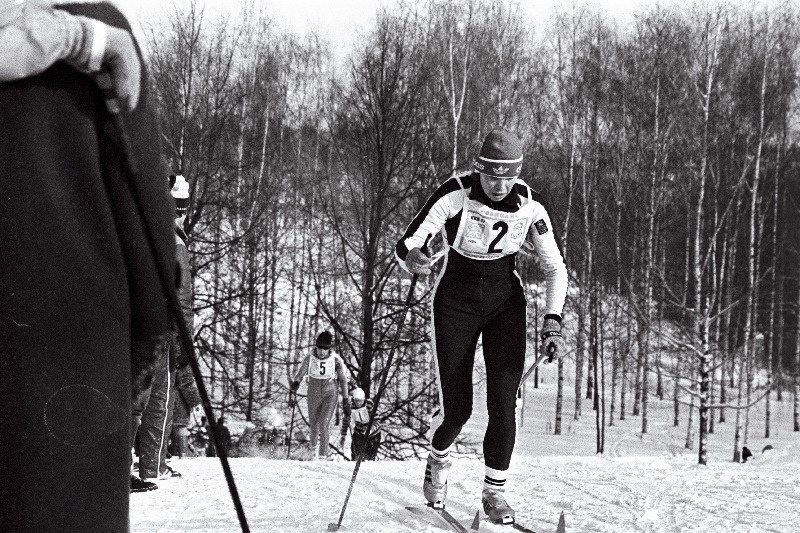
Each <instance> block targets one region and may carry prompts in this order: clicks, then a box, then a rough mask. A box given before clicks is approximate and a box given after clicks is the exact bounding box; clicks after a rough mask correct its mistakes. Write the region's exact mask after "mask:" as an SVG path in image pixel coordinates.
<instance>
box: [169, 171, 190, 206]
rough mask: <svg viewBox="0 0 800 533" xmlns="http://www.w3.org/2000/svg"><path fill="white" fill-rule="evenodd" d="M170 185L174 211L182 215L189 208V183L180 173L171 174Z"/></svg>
mask: <svg viewBox="0 0 800 533" xmlns="http://www.w3.org/2000/svg"><path fill="white" fill-rule="evenodd" d="M169 182H170V184H171V185H172V190H171V191H170V192H171V193H172V197H173V198H175V212H176V213H177V216H179V217H182V216H184V215H185V214H186V211H188V210H189V183H188V182H187V181H186V178H184V177H183V176H182V175H180V174H178V175H172V176H170V177H169Z"/></svg>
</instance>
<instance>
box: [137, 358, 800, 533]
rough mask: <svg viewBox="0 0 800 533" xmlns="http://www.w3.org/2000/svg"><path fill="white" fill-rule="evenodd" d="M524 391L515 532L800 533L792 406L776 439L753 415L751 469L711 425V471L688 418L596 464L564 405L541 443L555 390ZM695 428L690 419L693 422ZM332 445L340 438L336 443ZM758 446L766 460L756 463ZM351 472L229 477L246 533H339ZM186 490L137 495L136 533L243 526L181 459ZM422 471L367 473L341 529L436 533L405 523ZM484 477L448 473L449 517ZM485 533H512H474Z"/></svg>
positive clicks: (787, 404) (221, 484) (463, 470)
mask: <svg viewBox="0 0 800 533" xmlns="http://www.w3.org/2000/svg"><path fill="white" fill-rule="evenodd" d="M553 370H554V369H545V371H544V373H543V375H544V378H545V383H544V384H543V385H541V387H540V388H539V389H533V388H532V387H530V386H529V387H528V388H527V391H526V401H527V404H526V407H525V418H524V421H523V426H522V427H521V428H520V430H519V434H518V439H517V448H516V451H515V456H514V460H513V462H512V466H511V473H510V476H509V482H508V491H507V499H508V501H509V503H510V504H511V505H512V506H513V507H514V508H515V510H516V511H517V519H518V521H519V522H520V523H521V524H524V525H525V526H527V527H529V528H531V529H533V530H535V531H537V532H543V533H544V532H553V531H555V529H556V525H557V522H558V517H559V514H560V513H561V512H562V511H563V512H564V514H565V518H566V525H567V531H569V532H626V533H628V532H634V531H642V532H725V533H745V532H750V533H761V532H781V533H790V532H796V531H800V435H798V434H796V433H793V432H792V431H791V428H792V425H791V413H792V405H791V397H790V396H789V395H785V397H784V401H783V402H782V403H777V402H775V401H773V409H774V412H773V421H774V422H773V426H772V435H773V437H772V438H771V439H769V440H767V439H764V438H763V437H762V435H763V433H764V415H763V412H760V411H758V410H756V411H753V412H752V414H751V419H750V427H749V435H750V438H749V441H748V442H747V443H746V445H747V446H748V447H749V448H750V449H751V450H752V451H753V453H754V454H755V457H754V458H753V459H752V460H751V461H749V462H748V463H745V464H737V463H733V462H731V457H732V455H733V438H732V435H733V429H734V427H733V426H734V420H735V414H734V413H733V412H732V411H729V412H728V421H727V422H726V423H725V424H717V427H716V433H715V434H713V435H711V436H710V438H709V464H708V465H707V466H700V465H698V464H697V450H696V444H695V449H694V450H686V449H685V448H684V446H683V444H684V441H685V439H686V418H687V416H686V407H683V408H682V409H683V411H682V414H681V426H679V427H677V428H674V427H672V405H671V403H670V402H668V401H663V402H659V401H653V402H651V404H650V431H649V433H648V434H647V435H645V436H644V437H642V436H641V435H640V432H641V428H640V426H641V419H640V418H639V417H632V416H630V415H628V419H627V420H625V421H615V426H614V427H611V428H607V435H606V450H605V454H604V455H602V456H600V455H595V454H594V450H595V429H594V428H595V421H594V412H593V411H592V410H591V404H589V403H587V402H584V406H583V412H584V414H583V416H582V417H581V419H580V420H579V421H575V420H572V412H573V408H572V403H573V402H574V399H573V397H572V395H571V394H572V393H571V391H569V392H568V394H569V396H567V399H565V420H564V422H563V424H564V435H561V436H555V435H550V434H548V432H547V427H548V423H552V420H551V419H552V416H553V411H554V407H553V406H554V405H555V402H554V397H555V388H554V385H553V384H554V382H555V380H554V379H553V376H552V375H551V374H548V373H552V371H553ZM695 419H696V416H695ZM484 428H485V409H483V408H482V405H481V404H480V402H477V401H476V406H475V413H474V414H473V419H472V420H471V421H470V423H469V424H468V425H467V427H466V428H465V431H466V432H468V433H469V435H470V436H471V438H474V440H475V442H476V444H477V449H480V444H479V443H480V441H481V436H482V432H483V430H484ZM332 433H334V434H337V433H338V432H337V431H333V432H332ZM766 444H771V445H772V446H773V447H774V449H773V450H770V451H767V452H766V453H763V454H762V452H761V450H762V448H763V447H764V446H765V445H766ZM354 464H355V463H352V462H347V461H339V462H304V461H282V460H269V459H260V458H234V459H231V466H232V469H233V473H234V476H235V479H236V483H237V487H238V490H239V493H240V496H241V498H242V501H243V505H244V508H245V513H246V515H247V518H248V522H249V525H250V528H251V531H263V532H273V531H274V532H305V531H308V532H311V531H325V530H326V528H327V524H328V523H330V522H334V523H335V522H337V520H338V518H339V513H340V511H341V508H342V504H343V502H344V497H345V493H346V492H347V488H348V485H349V483H350V480H351V477H352V473H353V466H354ZM172 466H173V467H174V468H175V469H176V470H178V471H180V472H182V473H183V476H184V477H183V478H181V479H173V480H167V481H161V482H159V484H160V487H159V489H158V490H156V491H153V492H150V493H141V494H132V495H131V530H132V531H133V532H135V533H145V532H154V531H161V532H168V531H209V532H211V531H214V532H217V531H230V532H233V531H238V530H239V526H238V522H237V518H236V513H235V511H234V507H233V505H232V503H231V498H230V496H229V494H228V490H227V486H226V484H225V479H224V476H223V473H222V468H221V467H220V465H219V462H218V460H217V459H212V458H191V459H182V460H178V459H175V460H173V462H172ZM423 473H424V462H423V461H420V460H412V461H378V462H373V463H370V462H365V463H362V466H361V469H360V472H359V474H358V478H357V480H356V483H355V487H354V489H353V493H352V495H351V498H350V501H349V504H348V506H347V510H346V513H345V515H344V519H343V521H342V525H343V526H345V527H346V528H347V530H348V531H359V532H364V533H395V532H404V531H437V532H441V531H443V530H442V529H440V528H438V527H436V526H434V525H432V524H430V523H427V522H425V521H424V520H422V519H421V518H419V517H416V516H414V515H412V514H410V513H409V512H407V511H406V510H405V509H404V507H405V506H407V505H415V504H420V503H421V501H422V494H421V484H422V476H423ZM482 481H483V463H482V462H481V460H480V458H479V457H474V456H456V457H455V458H454V464H453V468H452V470H451V473H450V481H449V496H448V506H447V507H448V510H449V511H450V512H451V513H452V514H453V515H455V516H456V517H457V518H459V519H460V520H462V522H463V523H464V524H465V525H466V526H467V527H469V525H470V522H471V520H472V517H473V516H474V514H475V512H476V511H477V510H478V509H479V506H480V490H481V484H482ZM480 529H481V531H488V532H493V531H504V532H509V531H510V528H508V527H504V526H496V525H492V524H488V523H486V522H482V523H481V528H480Z"/></svg>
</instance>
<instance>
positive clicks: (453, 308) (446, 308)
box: [395, 129, 567, 523]
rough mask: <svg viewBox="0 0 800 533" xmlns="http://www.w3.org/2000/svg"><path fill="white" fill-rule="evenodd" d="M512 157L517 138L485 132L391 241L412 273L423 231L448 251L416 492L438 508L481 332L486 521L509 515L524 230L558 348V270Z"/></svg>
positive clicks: (561, 289)
mask: <svg viewBox="0 0 800 533" xmlns="http://www.w3.org/2000/svg"><path fill="white" fill-rule="evenodd" d="M522 158H523V156H522V144H521V142H520V141H519V139H518V138H517V137H516V136H515V135H514V134H513V133H512V132H510V131H508V130H505V129H495V130H492V131H491V132H490V133H489V134H488V135H487V136H486V137H485V139H484V141H483V144H482V146H481V148H480V153H479V155H478V156H477V157H476V158H475V160H474V162H473V171H472V172H469V173H465V174H463V175H458V176H454V177H452V178H450V179H448V180H447V181H446V182H445V183H443V184H442V185H441V186H440V187H439V188H438V189H437V190H436V191H435V192H434V193H433V194H432V195H431V197H430V198H429V199H428V200H427V202H426V203H425V205H424V206H423V208H422V209H421V210H420V211H419V213H417V215H416V216H415V217H414V219H413V220H412V222H411V224H410V225H409V226H408V228H407V229H406V231H405V233H404V234H403V236H402V237H401V239H400V240H399V241H398V243H397V245H396V247H395V251H396V255H397V258H398V260H399V262H400V264H401V265H402V266H403V267H404V268H405V269H406V270H408V271H410V272H413V273H416V274H427V273H429V272H430V259H429V258H428V257H427V256H426V250H425V245H426V243H427V242H428V239H429V238H430V237H431V236H433V235H435V234H436V233H438V232H440V231H441V232H443V237H444V240H445V242H446V243H447V247H448V253H447V255H446V256H445V257H446V259H445V263H444V266H443V267H442V270H441V273H440V274H439V277H438V279H437V282H436V288H435V291H434V298H433V304H432V305H433V312H432V317H433V319H432V320H433V324H432V330H433V331H432V333H431V341H432V347H433V353H434V354H435V355H436V362H437V373H438V376H437V377H438V385H439V399H440V403H441V407H442V411H443V419H442V421H441V425H440V426H439V427H438V428H437V429H436V431H435V432H434V435H433V438H432V439H431V446H430V452H429V455H428V460H427V464H426V467H425V479H424V482H423V493H424V495H425V498H426V499H427V501H428V505H429V506H431V507H434V508H443V507H444V504H445V498H446V496H447V476H448V472H449V470H450V466H451V460H450V447H451V445H452V444H453V442H454V441H455V439H456V437H457V436H458V434H459V433H460V431H461V428H462V427H463V425H464V424H465V423H466V422H467V420H468V419H469V417H470V415H471V412H472V393H473V391H472V367H473V363H474V357H475V347H476V345H477V342H478V338H479V336H482V337H483V357H484V362H485V364H486V395H487V398H486V403H487V407H488V414H489V422H488V427H487V428H486V434H485V437H484V441H483V452H484V458H485V477H484V484H483V491H482V494H481V500H482V504H483V508H484V510H485V511H486V513H487V515H488V516H489V518H490V520H492V521H494V522H501V523H510V522H513V521H514V510H513V509H512V508H511V507H510V506H509V505H508V503H507V502H506V500H505V498H504V496H503V493H504V491H505V484H506V479H507V473H508V468H509V464H510V461H511V455H512V451H513V449H514V441H515V438H516V421H515V404H516V393H517V388H518V386H519V383H520V379H521V377H522V373H523V370H524V365H525V341H526V302H525V295H524V290H523V287H522V283H521V281H520V278H519V275H518V274H517V271H516V255H517V253H518V252H519V251H520V248H521V247H522V245H523V243H524V242H525V238H526V235H530V236H531V239H532V241H533V248H534V249H535V251H536V254H537V256H538V258H539V263H540V265H541V267H542V268H543V270H544V272H545V274H546V283H547V303H546V311H545V313H546V314H545V316H544V322H543V324H542V329H541V338H542V341H543V343H544V344H545V345H546V346H545V349H548V350H550V351H551V353H553V354H554V355H555V356H558V357H561V356H563V353H564V350H563V339H562V337H561V313H562V309H563V306H564V300H565V298H566V290H567V270H566V267H565V265H564V260H563V258H562V256H561V252H560V251H559V249H558V246H557V244H556V241H555V238H554V237H553V231H552V223H551V222H550V217H549V215H548V213H547V210H546V209H545V206H544V201H543V199H542V197H541V196H540V195H539V194H537V193H536V192H534V191H533V190H531V188H530V187H529V186H528V185H527V184H525V182H523V181H522V180H520V179H518V178H519V175H520V171H521V169H522Z"/></svg>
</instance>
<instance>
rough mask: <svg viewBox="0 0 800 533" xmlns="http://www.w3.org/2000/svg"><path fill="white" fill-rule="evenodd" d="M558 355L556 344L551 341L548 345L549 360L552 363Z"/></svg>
mask: <svg viewBox="0 0 800 533" xmlns="http://www.w3.org/2000/svg"><path fill="white" fill-rule="evenodd" d="M555 357H556V344H555V343H550V344H548V345H547V362H548V363H552V362H553V360H554V359H555Z"/></svg>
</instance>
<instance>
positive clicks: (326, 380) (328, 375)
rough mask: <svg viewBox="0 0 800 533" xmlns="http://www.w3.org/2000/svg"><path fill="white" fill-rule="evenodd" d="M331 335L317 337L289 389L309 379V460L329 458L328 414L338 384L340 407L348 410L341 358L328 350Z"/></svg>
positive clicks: (323, 334)
mask: <svg viewBox="0 0 800 533" xmlns="http://www.w3.org/2000/svg"><path fill="white" fill-rule="evenodd" d="M332 343H333V336H332V335H331V334H330V332H328V331H323V332H322V333H320V334H319V335H318V336H317V341H316V346H315V347H314V349H313V351H312V352H311V353H309V354H308V355H306V357H305V359H303V362H302V363H301V364H300V368H299V369H298V370H297V374H295V376H294V379H293V380H292V383H291V390H292V392H294V391H296V390H297V389H298V388H299V387H300V380H301V379H306V380H308V397H307V398H306V401H307V403H308V425H309V427H310V430H311V449H312V460H317V459H319V458H320V457H322V458H323V459H326V458H327V457H328V439H329V431H330V423H331V417H333V413H334V411H335V410H336V402H337V399H338V394H337V392H336V388H337V386H338V387H339V389H340V390H341V392H342V409H343V410H344V412H345V415H346V416H349V413H350V399H349V397H348V393H347V379H346V377H345V373H344V361H342V358H341V357H340V356H339V354H337V353H336V352H335V351H333V350H332V349H331V345H332Z"/></svg>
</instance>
